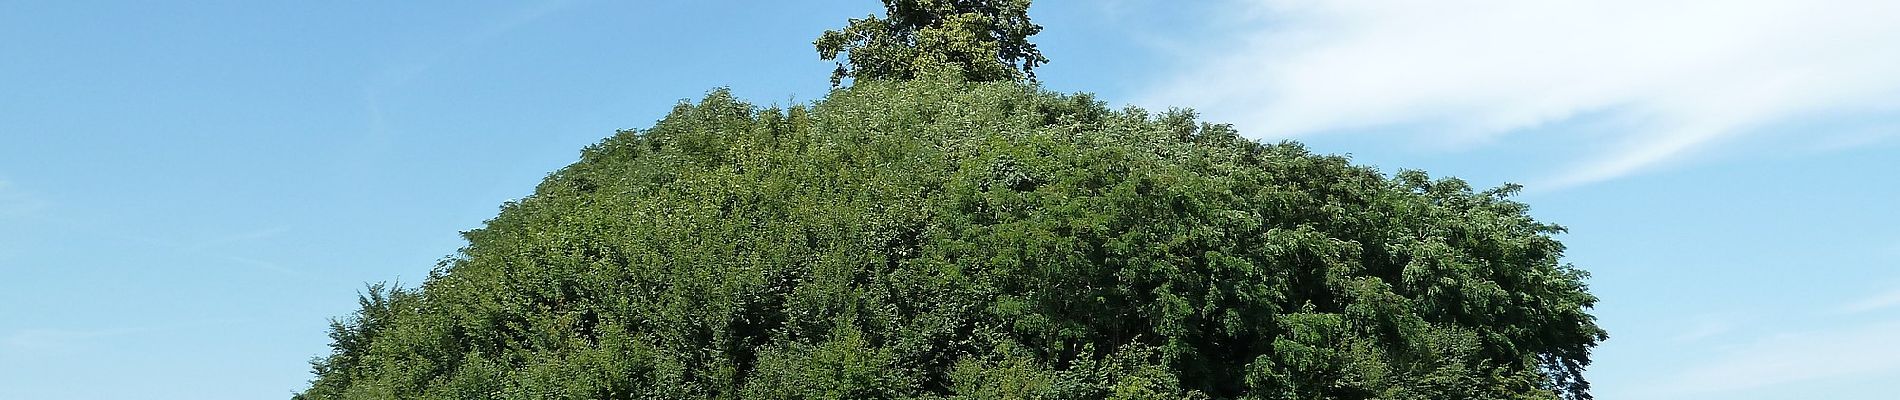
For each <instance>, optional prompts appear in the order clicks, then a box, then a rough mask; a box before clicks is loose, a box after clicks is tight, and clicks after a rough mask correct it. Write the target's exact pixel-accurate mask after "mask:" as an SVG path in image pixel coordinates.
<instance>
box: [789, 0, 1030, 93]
mask: <svg viewBox="0 0 1900 400" xmlns="http://www.w3.org/2000/svg"><path fill="white" fill-rule="evenodd" d="M1029 3H1030V0H885V1H884V9H885V17H884V18H879V17H878V16H876V15H870V16H866V17H864V18H863V19H852V20H851V21H850V23H849V24H847V25H846V26H845V27H844V28H843V29H841V30H834V31H825V33H824V34H823V35H821V36H819V37H818V40H817V41H816V42H814V44H815V45H816V46H817V47H818V55H819V58H821V59H824V60H837V59H839V58H840V57H842V58H843V59H844V60H842V61H838V69H837V70H836V71H834V72H833V73H832V75H831V84H832V86H838V85H840V84H842V83H843V81H844V79H845V78H854V79H895V80H907V79H913V78H916V77H919V76H924V75H929V74H933V73H948V74H952V75H955V76H959V77H961V78H963V79H965V80H969V81H972V82H988V81H1016V80H1024V79H1028V80H1034V79H1035V77H1036V74H1035V69H1036V66H1039V65H1042V64H1043V63H1047V62H1049V59H1047V58H1044V57H1043V56H1042V52H1041V51H1039V50H1036V44H1034V43H1030V42H1029V37H1030V36H1034V35H1035V34H1036V33H1038V32H1041V31H1042V27H1041V26H1037V25H1036V24H1033V23H1030V22H1029Z"/></svg>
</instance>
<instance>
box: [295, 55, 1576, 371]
mask: <svg viewBox="0 0 1900 400" xmlns="http://www.w3.org/2000/svg"><path fill="white" fill-rule="evenodd" d="M1514 190H1515V187H1510V186H1507V187H1504V188H1499V189H1492V190H1487V191H1474V190H1472V188H1470V187H1469V186H1467V185H1466V184H1465V183H1463V182H1461V181H1458V180H1456V179H1439V180H1433V179H1430V178H1428V177H1427V176H1426V175H1425V174H1424V173H1421V172H1402V173H1399V174H1397V175H1396V176H1390V177H1388V176H1385V175H1382V174H1381V173H1380V172H1378V171H1377V170H1375V169H1373V168H1370V167H1365V166H1355V165H1352V164H1351V163H1349V162H1348V160H1347V159H1345V158H1343V157H1338V156H1326V155H1315V154H1312V153H1310V152H1308V151H1307V150H1306V149H1304V148H1302V147H1301V146H1300V145H1298V144H1293V143H1280V144H1263V143H1260V142H1256V141H1252V140H1248V139H1245V138H1243V137H1241V136H1239V135H1238V134H1236V132H1234V130H1232V129H1230V128H1229V127H1227V126H1225V125H1214V124H1206V123H1200V122H1197V121H1196V120H1195V118H1194V116H1193V115H1192V114H1191V113H1187V112H1164V113H1150V112H1146V111H1143V110H1140V109H1132V108H1131V109H1125V110H1119V111H1117V110H1112V109H1110V108H1107V107H1105V106H1104V105H1103V104H1102V103H1100V102H1098V101H1095V100H1093V99H1092V98H1091V97H1089V96H1087V95H1061V94H1055V93H1050V92H1047V91H1044V90H1042V89H1040V88H1038V87H1037V86H1035V85H1033V84H1025V83H1020V82H1013V81H999V82H977V83H972V82H961V81H955V80H913V81H862V82H859V83H858V84H856V85H854V86H851V87H848V88H844V89H840V90H837V91H835V92H834V93H832V94H831V95H830V96H828V97H827V98H825V99H823V100H821V101H817V102H814V103H811V104H809V105H794V106H792V107H790V108H785V109H780V108H761V107H757V106H753V105H749V104H746V103H743V102H741V101H739V100H736V99H734V98H732V97H731V96H730V95H729V94H728V93H726V92H725V91H715V92H713V93H712V94H711V95H709V96H707V97H706V98H705V99H704V100H702V101H700V102H698V103H697V104H692V103H682V104H680V105H679V106H678V107H677V108H675V109H674V110H673V111H672V113H671V114H669V115H668V116H666V117H665V118H664V119H662V120H661V121H659V122H658V123H657V124H656V125H655V126H653V127H652V128H651V129H645V130H637V131H623V132H620V133H618V134H617V135H615V136H613V137H611V138H608V139H606V140H605V141H602V142H601V143H599V144H596V145H593V146H591V147H589V148H587V149H586V150H585V151H583V152H582V154H581V159H580V161H579V162H576V163H574V164H573V165H570V166H568V167H566V168H563V169H561V170H559V171H557V172H555V173H553V174H551V175H550V176H549V177H548V178H547V179H546V180H545V181H544V182H542V183H541V184H540V185H539V186H538V187H537V188H536V189H535V192H534V193H533V194H532V195H530V196H528V197H526V198H523V199H521V200H520V201H516V202H510V203H508V204H505V205H504V206H503V207H502V210H501V213H500V214H499V215H498V216H496V217H495V218H494V219H493V220H490V221H488V222H487V224H486V226H485V227H482V228H480V229H476V230H473V231H469V232H466V233H465V236H466V237H467V240H468V245H467V247H465V248H463V249H462V250H461V252H460V254H459V255H457V256H455V257H452V258H450V259H448V260H446V261H444V262H443V263H442V264H441V265H440V266H439V267H438V268H437V269H436V270H435V271H434V272H433V273H432V274H431V275H430V276H429V278H428V279H427V280H426V281H425V282H423V283H422V284H421V285H420V286H419V287H415V288H402V287H381V286H379V287H378V288H377V289H375V290H371V291H370V292H369V293H368V294H367V295H366V296H364V298H363V304H362V305H363V308H362V310H361V311H360V312H359V313H358V314H357V315H356V316H354V317H352V318H347V319H343V320H340V321H338V322H337V323H336V324H335V329H334V331H333V332H332V334H331V335H332V337H333V338H334V340H335V343H334V344H333V347H334V348H333V352H332V353H331V354H330V355H329V356H327V357H325V358H321V359H319V360H317V361H316V362H315V364H316V365H315V369H316V373H317V378H316V380H315V381H313V383H312V386H311V387H310V388H309V389H308V390H307V391H306V392H304V393H302V394H301V395H299V397H300V398H309V399H330V398H359V399H397V398H422V399H550V398H562V399H635V398H639V399H675V398H727V399H731V398H759V399H819V398H824V399H830V398H848V399H886V398H970V399H1043V398H1047V399H1101V398H1123V399H1147V398H1254V399H1550V398H1566V397H1568V398H1587V397H1588V392H1587V390H1588V385H1587V383H1585V382H1584V380H1583V379H1582V376H1581V374H1582V370H1583V367H1584V366H1585V365H1586V364H1587V363H1588V362H1589V361H1588V360H1589V351H1590V349H1591V348H1592V347H1593V346H1595V344H1596V343H1597V342H1598V341H1600V340H1603V339H1604V338H1605V334H1604V332H1603V331H1602V330H1601V329H1599V328H1598V327H1597V326H1596V325H1595V324H1594V322H1593V318H1592V317H1591V316H1590V315H1589V314H1588V313H1587V312H1586V311H1587V310H1588V309H1589V308H1590V307H1591V305H1592V304H1593V303H1594V302H1595V298H1594V297H1592V296H1591V295H1590V294H1588V292H1587V291H1586V289H1585V286H1584V284H1583V282H1582V279H1583V277H1584V273H1583V272H1581V271H1579V270H1577V269H1574V268H1572V267H1570V266H1568V265H1565V264H1562V263H1561V262H1560V261H1559V256H1560V254H1561V252H1562V250H1563V246H1562V245H1561V244H1560V243H1559V242H1558V241H1556V240H1554V239H1553V238H1552V237H1551V235H1553V234H1555V233H1557V232H1560V231H1561V230H1562V228H1560V227H1558V226H1556V225H1551V224H1546V223H1541V222H1538V221H1536V220H1533V219H1532V218H1531V217H1529V216H1528V215H1527V214H1526V210H1527V209H1526V206H1525V205H1523V204H1521V203H1517V202H1514V201H1511V200H1509V199H1507V196H1509V195H1510V194H1511V193H1512V192H1513V191H1514Z"/></svg>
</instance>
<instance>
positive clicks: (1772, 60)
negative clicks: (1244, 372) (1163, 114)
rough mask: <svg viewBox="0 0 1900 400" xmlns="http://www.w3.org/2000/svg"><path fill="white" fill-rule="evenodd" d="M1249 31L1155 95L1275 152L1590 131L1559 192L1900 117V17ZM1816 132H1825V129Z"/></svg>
mask: <svg viewBox="0 0 1900 400" xmlns="http://www.w3.org/2000/svg"><path fill="white" fill-rule="evenodd" d="M1235 1H1236V2H1237V3H1240V5H1242V6H1244V7H1247V8H1248V9H1249V11H1248V12H1245V13H1236V14H1238V15H1248V16H1252V17H1249V18H1251V19H1249V20H1248V21H1249V22H1248V23H1247V24H1246V25H1248V26H1250V27H1249V28H1245V29H1242V30H1241V32H1239V33H1238V35H1237V37H1239V38H1240V39H1236V40H1235V41H1233V42H1230V43H1215V44H1212V45H1210V47H1209V48H1208V49H1204V51H1202V52H1201V53H1202V54H1208V55H1210V56H1209V57H1207V58H1206V59H1205V60H1197V65H1196V66H1193V67H1190V68H1187V69H1184V70H1182V71H1179V73H1178V74H1176V75H1175V76H1173V77H1170V78H1167V79H1164V80H1162V81H1161V82H1160V84H1158V85H1157V86H1155V88H1154V89H1153V90H1151V91H1149V93H1148V95H1147V96H1146V97H1147V98H1148V99H1147V100H1146V101H1144V102H1145V103H1150V104H1175V105H1183V106H1191V107H1194V108H1196V109H1199V110H1201V111H1203V112H1205V113H1207V114H1208V115H1209V116H1210V117H1212V118H1214V119H1220V120H1226V121H1233V122H1235V123H1236V124H1237V125H1239V126H1240V127H1241V128H1242V129H1243V131H1245V132H1249V133H1250V134H1254V135H1257V136H1264V137H1269V138H1276V137H1294V136H1302V135H1313V134H1323V133H1329V132H1339V131H1349V130H1356V129H1367V128H1380V127H1391V126H1407V127H1417V128H1420V129H1416V131H1429V132H1434V133H1433V134H1434V135H1444V136H1442V137H1437V138H1435V139H1438V140H1437V141H1439V142H1449V143H1455V144H1463V145H1467V146H1472V145H1479V144H1482V143H1486V142H1488V141H1490V140H1493V139H1495V138H1497V137H1499V136H1502V135H1507V134H1513V133H1519V132H1527V131H1532V130H1533V129H1532V128H1537V127H1540V126H1544V125H1548V124H1553V123H1560V122H1564V121H1569V120H1574V119H1578V118H1583V117H1585V116H1588V117H1589V118H1607V119H1609V120H1612V121H1617V122H1618V124H1614V125H1616V126H1617V127H1618V128H1621V129H1628V131H1626V132H1596V133H1595V134H1599V135H1601V139H1602V141H1601V143H1604V144H1605V145H1604V146H1603V148H1604V149H1603V150H1601V151H1600V152H1598V153H1596V154H1579V155H1577V156H1578V158H1577V159H1575V160H1571V162H1572V163H1573V164H1571V165H1569V166H1568V167H1567V168H1566V169H1565V172H1563V173H1561V174H1558V175H1557V176H1555V177H1552V178H1551V179H1550V180H1549V181H1548V182H1545V184H1546V185H1548V186H1550V187H1551V188H1554V187H1567V186H1575V185H1582V184H1588V183H1593V182H1599V181H1604V180H1608V179H1613V178H1617V177H1621V176H1626V175H1629V174H1633V173H1638V172H1640V171H1642V170H1645V169H1648V168H1652V167H1655V166H1658V165H1662V164H1665V163H1666V162H1669V161H1673V160H1675V159H1678V158H1681V157H1683V156H1685V155H1689V154H1693V153H1694V152H1695V151H1697V150H1700V149H1703V148H1705V147H1708V146H1710V145H1712V144H1716V143H1720V142H1722V141H1724V140H1728V139H1732V138H1733V137H1735V136H1738V135H1744V134H1748V133H1751V132H1756V131H1760V130H1762V129H1764V128H1767V127H1769V126H1770V125H1774V124H1778V123H1784V122H1788V121H1800V120H1803V119H1811V118H1833V117H1840V116H1843V115H1848V116H1867V115H1877V113H1880V112H1884V111H1893V110H1900V74H1895V73H1892V71H1900V30H1896V29H1892V28H1891V27H1892V24H1893V21H1896V20H1900V2H1891V1H1878V0H1743V1H1708V0H1700V1H1660V2H1657V1H1638V0H1590V1H1585V0H1553V1H1484V0H1448V1H1430V2H1419V1H1403V0H1332V1H1317V0H1235ZM1806 134H1813V133H1812V132H1809V133H1806Z"/></svg>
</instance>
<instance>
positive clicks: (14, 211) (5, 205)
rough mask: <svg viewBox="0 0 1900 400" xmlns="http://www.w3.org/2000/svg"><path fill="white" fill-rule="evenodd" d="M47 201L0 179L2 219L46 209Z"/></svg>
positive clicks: (0, 211) (0, 210)
mask: <svg viewBox="0 0 1900 400" xmlns="http://www.w3.org/2000/svg"><path fill="white" fill-rule="evenodd" d="M46 206H47V203H46V200H45V199H42V198H40V197H39V196H36V195H34V194H32V193H29V192H26V191H24V190H21V189H19V188H18V187H15V186H13V183H12V182H8V181H6V180H4V179H0V217H12V216H20V215H28V214H32V213H35V212H38V211H39V210H41V209H45V208H46Z"/></svg>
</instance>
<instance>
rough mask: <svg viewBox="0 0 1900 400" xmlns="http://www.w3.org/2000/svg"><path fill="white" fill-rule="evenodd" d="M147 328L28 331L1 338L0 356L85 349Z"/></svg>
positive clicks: (15, 332) (16, 332)
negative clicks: (106, 339) (87, 344)
mask: <svg viewBox="0 0 1900 400" xmlns="http://www.w3.org/2000/svg"><path fill="white" fill-rule="evenodd" d="M146 330H149V329H146V328H125V329H104V330H70V329H26V330H19V331H14V332H11V333H8V334H6V335H5V336H0V354H18V353H34V352H49V351H64V350H68V349H72V348H76V347H84V346H85V345H86V343H87V342H90V341H93V340H98V339H103V338H109V337H114V336H123V335H129V334H135V333H139V332H143V331H146Z"/></svg>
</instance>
